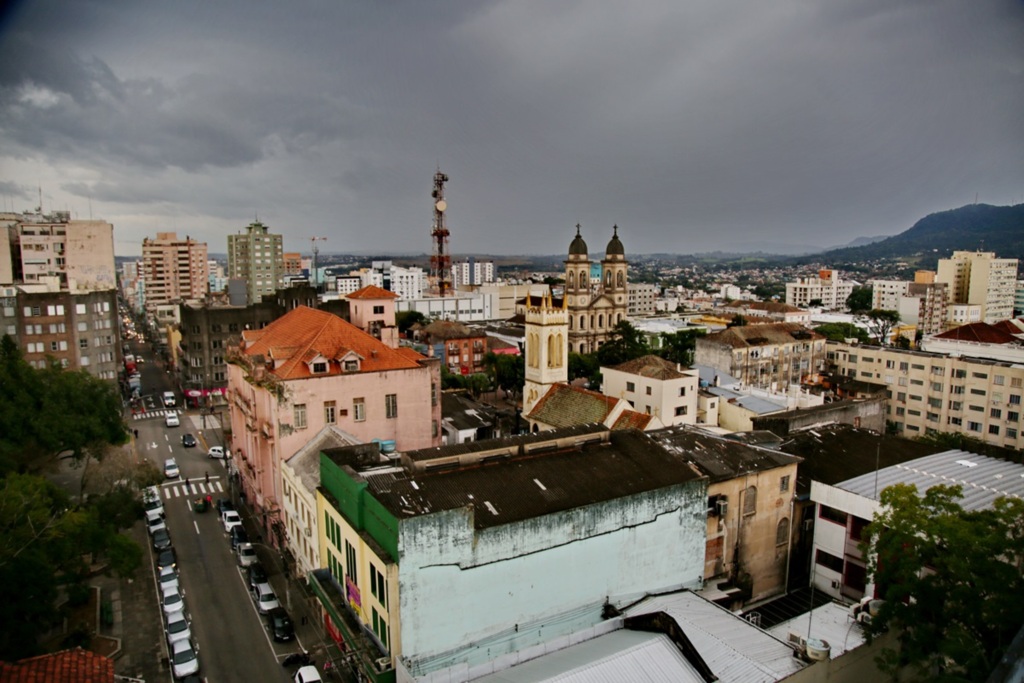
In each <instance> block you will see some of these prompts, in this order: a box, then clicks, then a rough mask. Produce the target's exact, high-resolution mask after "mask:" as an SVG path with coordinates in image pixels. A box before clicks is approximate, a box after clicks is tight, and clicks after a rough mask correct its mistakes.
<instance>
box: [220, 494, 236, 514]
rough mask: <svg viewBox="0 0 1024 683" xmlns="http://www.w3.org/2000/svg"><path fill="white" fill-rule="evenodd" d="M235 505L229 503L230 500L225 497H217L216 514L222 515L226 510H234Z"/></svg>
mask: <svg viewBox="0 0 1024 683" xmlns="http://www.w3.org/2000/svg"><path fill="white" fill-rule="evenodd" d="M234 509H235V506H234V505H232V504H231V501H230V500H228V499H227V498H218V499H217V514H218V515H223V514H224V512H225V511H226V510H234Z"/></svg>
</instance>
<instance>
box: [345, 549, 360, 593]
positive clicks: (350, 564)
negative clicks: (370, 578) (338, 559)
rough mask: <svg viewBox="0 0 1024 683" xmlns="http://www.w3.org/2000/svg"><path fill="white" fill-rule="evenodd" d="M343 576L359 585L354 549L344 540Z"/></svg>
mask: <svg viewBox="0 0 1024 683" xmlns="http://www.w3.org/2000/svg"><path fill="white" fill-rule="evenodd" d="M345 576H346V577H348V579H349V581H351V582H352V583H354V584H356V585H359V565H358V564H357V563H356V549H355V548H353V547H352V544H351V543H349V542H348V541H345Z"/></svg>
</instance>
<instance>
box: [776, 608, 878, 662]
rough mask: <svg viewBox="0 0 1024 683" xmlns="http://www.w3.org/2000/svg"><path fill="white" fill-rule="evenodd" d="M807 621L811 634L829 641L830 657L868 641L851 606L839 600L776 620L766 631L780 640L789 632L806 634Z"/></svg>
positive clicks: (784, 638) (805, 635) (785, 638)
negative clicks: (776, 622) (777, 622)
mask: <svg viewBox="0 0 1024 683" xmlns="http://www.w3.org/2000/svg"><path fill="white" fill-rule="evenodd" d="M808 623H810V627H811V628H810V637H811V638H817V639H818V640H823V641H825V642H826V643H828V644H829V647H830V648H831V650H830V651H829V656H830V657H831V658H832V659H835V658H836V657H838V656H840V655H842V654H843V653H844V652H849V651H850V650H853V649H854V648H858V647H860V646H861V645H863V644H864V643H865V642H867V639H866V638H865V637H864V631H863V629H862V628H861V626H860V624H858V623H857V622H856V621H855V620H854V619H853V617H851V616H850V608H849V607H847V606H846V605H842V604H840V603H838V602H830V603H828V604H827V605H822V606H821V607H817V608H815V609H814V610H811V611H810V612H804V613H803V614H801V615H799V616H797V617H793V618H792V619H789V620H787V621H783V622H781V623H779V624H776V625H775V626H773V627H771V628H770V629H768V632H769V633H771V634H772V635H773V636H775V637H776V638H778V639H780V640H787V639H788V638H789V634H790V633H797V634H799V635H801V636H803V637H804V638H807V637H808V635H807V634H808V630H807V625H808Z"/></svg>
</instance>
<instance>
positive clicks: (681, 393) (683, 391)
mask: <svg viewBox="0 0 1024 683" xmlns="http://www.w3.org/2000/svg"><path fill="white" fill-rule="evenodd" d="M684 396H686V387H679V397H680V398H683V397H684Z"/></svg>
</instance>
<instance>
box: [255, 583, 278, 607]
mask: <svg viewBox="0 0 1024 683" xmlns="http://www.w3.org/2000/svg"><path fill="white" fill-rule="evenodd" d="M252 599H253V602H255V603H256V609H257V610H258V611H259V613H260V614H266V613H267V612H269V611H270V610H272V609H274V608H275V607H280V606H281V603H279V602H278V601H277V596H276V595H275V594H274V589H273V588H271V587H270V584H269V583H258V584H256V587H255V588H253V589H252Z"/></svg>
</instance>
